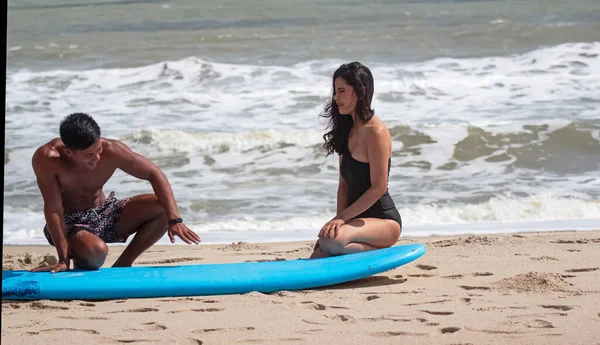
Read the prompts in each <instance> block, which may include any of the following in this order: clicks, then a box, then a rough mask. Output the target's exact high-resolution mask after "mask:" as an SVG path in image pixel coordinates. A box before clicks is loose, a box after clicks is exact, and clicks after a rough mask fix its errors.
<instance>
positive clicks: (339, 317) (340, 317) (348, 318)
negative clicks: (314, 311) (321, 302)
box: [325, 315, 355, 323]
mask: <svg viewBox="0 0 600 345" xmlns="http://www.w3.org/2000/svg"><path fill="white" fill-rule="evenodd" d="M325 317H326V318H328V319H330V320H334V321H342V322H348V323H354V321H355V319H354V317H353V316H350V315H326V316H325Z"/></svg>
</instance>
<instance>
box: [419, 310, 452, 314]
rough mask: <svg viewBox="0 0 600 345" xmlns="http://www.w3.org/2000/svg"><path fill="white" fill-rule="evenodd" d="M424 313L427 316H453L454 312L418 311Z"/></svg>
mask: <svg viewBox="0 0 600 345" xmlns="http://www.w3.org/2000/svg"><path fill="white" fill-rule="evenodd" d="M420 311H422V312H424V313H427V314H431V315H452V314H454V312H452V311H433V310H420Z"/></svg>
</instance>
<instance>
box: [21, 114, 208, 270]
mask: <svg viewBox="0 0 600 345" xmlns="http://www.w3.org/2000/svg"><path fill="white" fill-rule="evenodd" d="M32 164H33V170H34V172H35V176H36V178H37V183H38V187H39V189H40V192H41V194H42V197H43V199H44V215H45V217H46V223H47V224H46V226H45V227H44V234H45V236H46V238H47V239H48V242H49V243H50V244H51V245H53V246H54V247H56V250H57V252H58V263H57V264H55V265H52V266H49V267H38V268H34V269H33V270H32V271H33V272H39V271H51V272H53V273H54V272H59V271H65V270H68V269H69V268H70V259H71V258H73V263H74V267H76V268H81V269H97V268H99V267H101V266H102V265H103V264H104V260H105V259H106V255H107V254H108V246H107V245H106V243H123V242H125V241H126V240H127V238H128V237H129V236H131V235H133V234H135V236H134V237H133V239H132V240H131V243H130V244H129V245H128V246H127V248H125V250H124V251H123V253H122V254H121V256H120V257H119V258H118V259H117V261H116V262H115V263H114V265H113V267H127V266H131V265H132V263H133V262H134V260H135V259H136V258H137V257H138V256H139V255H140V254H142V252H144V251H145V250H146V249H148V248H149V247H150V246H151V245H153V244H154V243H155V242H156V241H158V240H159V239H160V238H161V237H162V236H163V235H164V234H165V232H167V231H168V235H169V238H170V240H171V242H172V243H173V242H175V238H174V236H178V237H179V238H181V239H182V240H183V241H184V242H186V243H188V244H191V243H195V244H198V243H199V242H200V237H199V236H198V235H197V234H195V233H194V232H193V231H191V230H190V229H189V228H188V227H187V226H185V225H184V224H183V222H182V220H181V217H180V215H179V212H178V211H177V204H176V203H175V199H174V197H173V192H172V190H171V186H170V185H169V181H168V180H167V178H166V176H165V175H164V173H163V172H162V171H161V170H160V168H158V167H157V166H156V165H154V164H153V163H152V162H150V161H149V160H147V159H146V158H144V157H142V156H141V155H138V154H136V153H134V152H133V151H132V150H131V149H130V148H129V147H127V146H126V145H125V144H123V143H122V142H120V141H117V140H111V139H106V138H102V137H100V127H99V126H98V124H97V123H96V121H94V119H93V118H92V117H90V116H89V115H87V114H83V113H75V114H71V115H69V116H67V117H65V118H64V119H63V121H62V122H61V124H60V138H55V139H53V140H52V141H50V142H49V143H47V144H45V145H43V146H41V147H40V148H38V149H37V151H36V152H35V153H34V155H33V159H32ZM117 169H121V170H122V171H124V172H126V173H128V174H130V175H132V176H134V177H136V178H139V179H143V180H146V181H149V182H150V184H151V185H152V188H153V190H154V194H145V195H138V196H134V197H132V198H128V199H123V200H118V199H116V198H115V197H114V192H112V193H110V195H109V196H108V198H107V197H106V196H105V194H104V191H103V186H104V184H106V182H107V181H108V180H109V179H110V177H111V176H112V175H113V174H114V172H115V171H116V170H117Z"/></svg>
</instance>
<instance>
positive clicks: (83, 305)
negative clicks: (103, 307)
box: [79, 302, 96, 307]
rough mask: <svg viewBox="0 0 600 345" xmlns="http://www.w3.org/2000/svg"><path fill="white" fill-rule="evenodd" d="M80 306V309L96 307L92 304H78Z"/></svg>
mask: <svg viewBox="0 0 600 345" xmlns="http://www.w3.org/2000/svg"><path fill="white" fill-rule="evenodd" d="M79 305H80V306H82V307H95V306H96V305H95V304H94V303H85V302H84V303H79Z"/></svg>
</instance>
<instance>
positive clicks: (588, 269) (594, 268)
mask: <svg viewBox="0 0 600 345" xmlns="http://www.w3.org/2000/svg"><path fill="white" fill-rule="evenodd" d="M598 269H599V268H598V267H592V268H573V269H570V270H565V272H569V273H579V272H592V271H597V270H598Z"/></svg>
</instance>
